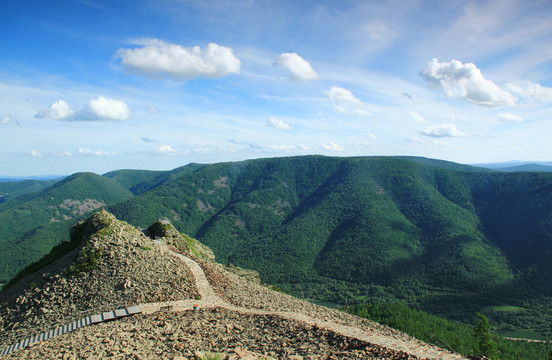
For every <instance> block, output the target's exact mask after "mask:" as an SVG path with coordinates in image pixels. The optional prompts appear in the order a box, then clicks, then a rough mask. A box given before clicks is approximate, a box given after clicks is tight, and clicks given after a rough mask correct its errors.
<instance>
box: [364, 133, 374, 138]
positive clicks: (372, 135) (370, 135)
mask: <svg viewBox="0 0 552 360" xmlns="http://www.w3.org/2000/svg"><path fill="white" fill-rule="evenodd" d="M364 136H365V137H367V138H368V139H370V140H376V135H374V134H372V133H364Z"/></svg>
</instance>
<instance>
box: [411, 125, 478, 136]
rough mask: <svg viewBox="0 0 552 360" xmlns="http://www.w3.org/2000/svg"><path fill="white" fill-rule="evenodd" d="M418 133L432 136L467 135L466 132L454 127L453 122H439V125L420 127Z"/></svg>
mask: <svg viewBox="0 0 552 360" xmlns="http://www.w3.org/2000/svg"><path fill="white" fill-rule="evenodd" d="M420 134H422V135H425V136H429V137H433V138H442V137H464V136H468V134H466V133H465V132H463V131H460V130H458V129H457V128H456V125H453V124H441V125H435V126H428V127H425V128H423V129H421V130H420Z"/></svg>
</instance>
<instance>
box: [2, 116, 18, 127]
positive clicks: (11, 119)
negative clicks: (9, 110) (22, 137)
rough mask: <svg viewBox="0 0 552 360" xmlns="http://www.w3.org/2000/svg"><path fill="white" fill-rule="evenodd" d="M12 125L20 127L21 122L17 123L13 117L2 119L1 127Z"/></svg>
mask: <svg viewBox="0 0 552 360" xmlns="http://www.w3.org/2000/svg"><path fill="white" fill-rule="evenodd" d="M11 123H14V124H17V125H19V121H17V119H16V118H14V117H11V116H4V117H3V118H2V119H0V125H8V124H11Z"/></svg>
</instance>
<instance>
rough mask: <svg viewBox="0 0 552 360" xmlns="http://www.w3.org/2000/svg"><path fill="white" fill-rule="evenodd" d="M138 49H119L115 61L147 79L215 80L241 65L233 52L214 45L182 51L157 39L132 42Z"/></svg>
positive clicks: (232, 71) (234, 71)
mask: <svg viewBox="0 0 552 360" xmlns="http://www.w3.org/2000/svg"><path fill="white" fill-rule="evenodd" d="M135 43H136V44H137V45H142V46H143V47H140V48H133V49H119V51H118V52H117V55H116V57H117V58H120V59H121V64H122V65H123V67H124V68H125V69H127V70H128V71H132V72H137V73H139V74H142V75H144V76H147V77H150V78H161V77H164V76H167V77H169V78H172V79H174V80H188V79H192V78H218V77H222V76H226V75H228V74H231V73H236V74H237V73H239V72H240V66H241V62H240V60H239V59H238V58H236V57H235V56H234V54H233V52H232V49H230V48H228V47H225V46H220V45H217V44H214V43H210V44H209V45H207V47H206V48H205V49H200V47H199V46H194V47H192V48H184V47H182V46H180V45H176V44H170V43H166V42H164V41H162V40H158V39H142V40H139V41H136V42H135Z"/></svg>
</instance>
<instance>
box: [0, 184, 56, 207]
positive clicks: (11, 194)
mask: <svg viewBox="0 0 552 360" xmlns="http://www.w3.org/2000/svg"><path fill="white" fill-rule="evenodd" d="M56 181H57V180H21V181H7V182H0V204H2V203H5V202H6V201H10V200H13V199H15V198H16V197H18V196H21V195H25V194H29V193H32V192H35V191H39V190H42V189H44V188H47V187H48V186H50V185H52V184H54V183H55V182H56Z"/></svg>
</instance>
